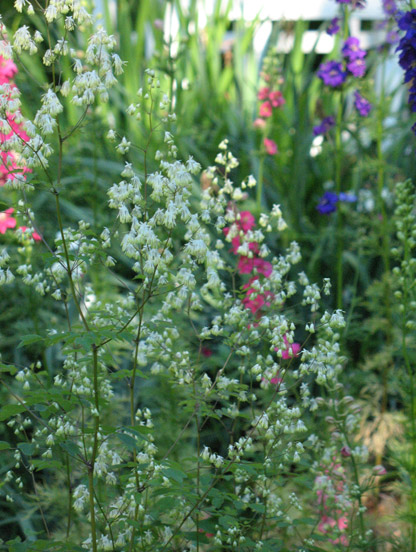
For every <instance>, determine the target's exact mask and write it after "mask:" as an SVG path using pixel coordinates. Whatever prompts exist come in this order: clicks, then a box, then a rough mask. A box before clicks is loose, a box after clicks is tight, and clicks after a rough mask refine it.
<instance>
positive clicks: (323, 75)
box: [317, 61, 347, 88]
mask: <svg viewBox="0 0 416 552" xmlns="http://www.w3.org/2000/svg"><path fill="white" fill-rule="evenodd" d="M317 75H318V77H319V78H320V79H322V81H323V82H324V84H326V85H327V86H332V87H333V88H336V87H337V86H341V84H342V83H343V82H345V79H346V78H347V73H346V72H345V71H344V69H343V67H342V63H340V62H339V61H326V62H325V63H321V65H320V66H319V69H318V72H317Z"/></svg>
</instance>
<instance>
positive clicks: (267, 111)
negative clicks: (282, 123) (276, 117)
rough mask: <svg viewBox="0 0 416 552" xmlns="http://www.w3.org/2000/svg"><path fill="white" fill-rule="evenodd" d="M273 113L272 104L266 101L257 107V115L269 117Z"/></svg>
mask: <svg viewBox="0 0 416 552" xmlns="http://www.w3.org/2000/svg"><path fill="white" fill-rule="evenodd" d="M272 113H273V107H272V104H271V103H270V102H269V101H267V102H264V103H262V104H261V106H260V109H259V115H260V117H266V118H267V117H271V116H272Z"/></svg>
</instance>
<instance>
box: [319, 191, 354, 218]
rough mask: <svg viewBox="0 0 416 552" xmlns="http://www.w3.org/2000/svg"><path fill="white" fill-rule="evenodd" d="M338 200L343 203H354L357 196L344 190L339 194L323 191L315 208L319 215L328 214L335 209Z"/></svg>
mask: <svg viewBox="0 0 416 552" xmlns="http://www.w3.org/2000/svg"><path fill="white" fill-rule="evenodd" d="M339 201H342V202H345V203H355V202H356V201H357V197H356V196H355V195H354V194H347V193H345V192H341V193H340V194H336V193H334V192H325V193H324V195H323V196H322V197H321V199H320V200H319V204H318V205H317V207H316V208H317V210H318V211H319V212H320V213H321V215H329V214H331V213H333V212H334V211H336V210H337V203H338V202H339Z"/></svg>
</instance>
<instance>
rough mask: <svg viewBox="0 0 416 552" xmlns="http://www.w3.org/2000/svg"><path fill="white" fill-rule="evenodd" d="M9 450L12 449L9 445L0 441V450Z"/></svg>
mask: <svg viewBox="0 0 416 552" xmlns="http://www.w3.org/2000/svg"><path fill="white" fill-rule="evenodd" d="M9 448H12V447H11V445H9V443H7V442H6V441H0V450H7V449H9Z"/></svg>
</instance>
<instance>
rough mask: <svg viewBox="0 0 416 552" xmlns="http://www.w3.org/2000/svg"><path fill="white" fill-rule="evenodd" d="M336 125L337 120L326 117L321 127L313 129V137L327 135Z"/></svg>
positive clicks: (317, 126)
mask: <svg viewBox="0 0 416 552" xmlns="http://www.w3.org/2000/svg"><path fill="white" fill-rule="evenodd" d="M334 125H335V119H334V117H332V116H329V117H324V118H323V119H322V121H321V124H320V125H316V126H314V127H313V135H314V136H319V135H320V134H326V133H327V132H328V130H330V129H331V128H332V127H333V126H334Z"/></svg>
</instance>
